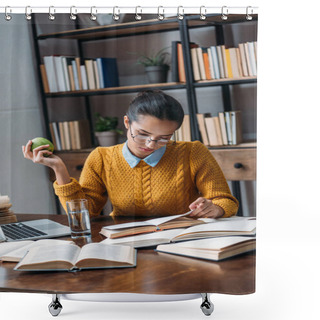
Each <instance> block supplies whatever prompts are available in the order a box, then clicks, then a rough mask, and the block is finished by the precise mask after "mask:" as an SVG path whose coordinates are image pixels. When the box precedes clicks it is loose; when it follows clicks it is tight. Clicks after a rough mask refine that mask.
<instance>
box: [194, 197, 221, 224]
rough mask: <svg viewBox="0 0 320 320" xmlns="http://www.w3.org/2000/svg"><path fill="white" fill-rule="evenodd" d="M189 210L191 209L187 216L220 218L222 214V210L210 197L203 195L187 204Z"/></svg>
mask: <svg viewBox="0 0 320 320" xmlns="http://www.w3.org/2000/svg"><path fill="white" fill-rule="evenodd" d="M189 208H190V210H193V211H192V212H191V213H190V215H189V217H192V218H196V219H198V218H214V219H215V218H220V217H222V216H223V215H224V210H223V209H222V208H221V207H219V206H217V205H216V204H213V203H212V201H211V200H210V199H206V198H203V197H200V198H198V199H197V200H196V201H194V202H192V203H191V204H190V206H189Z"/></svg>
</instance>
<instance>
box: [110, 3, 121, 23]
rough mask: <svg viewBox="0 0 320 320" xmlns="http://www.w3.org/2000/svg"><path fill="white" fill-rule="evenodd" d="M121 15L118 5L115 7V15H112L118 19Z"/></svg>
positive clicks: (114, 18)
mask: <svg viewBox="0 0 320 320" xmlns="http://www.w3.org/2000/svg"><path fill="white" fill-rule="evenodd" d="M116 10H117V12H116ZM119 15H120V9H119V7H117V6H115V7H113V15H112V18H113V20H115V21H118V20H119V19H120V16H119Z"/></svg>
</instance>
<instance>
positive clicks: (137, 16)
mask: <svg viewBox="0 0 320 320" xmlns="http://www.w3.org/2000/svg"><path fill="white" fill-rule="evenodd" d="M138 9H139V11H140V12H139V14H138ZM141 13H142V8H141V7H140V6H136V15H135V17H134V18H135V20H137V21H140V20H141Z"/></svg>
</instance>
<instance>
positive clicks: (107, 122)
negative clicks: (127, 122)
mask: <svg viewBox="0 0 320 320" xmlns="http://www.w3.org/2000/svg"><path fill="white" fill-rule="evenodd" d="M94 116H95V126H94V130H95V135H96V137H97V139H98V142H99V145H100V146H103V147H109V146H113V145H115V144H117V135H118V134H123V131H122V130H120V129H118V128H117V126H118V118H117V117H102V116H101V115H100V113H98V112H96V113H95V114H94Z"/></svg>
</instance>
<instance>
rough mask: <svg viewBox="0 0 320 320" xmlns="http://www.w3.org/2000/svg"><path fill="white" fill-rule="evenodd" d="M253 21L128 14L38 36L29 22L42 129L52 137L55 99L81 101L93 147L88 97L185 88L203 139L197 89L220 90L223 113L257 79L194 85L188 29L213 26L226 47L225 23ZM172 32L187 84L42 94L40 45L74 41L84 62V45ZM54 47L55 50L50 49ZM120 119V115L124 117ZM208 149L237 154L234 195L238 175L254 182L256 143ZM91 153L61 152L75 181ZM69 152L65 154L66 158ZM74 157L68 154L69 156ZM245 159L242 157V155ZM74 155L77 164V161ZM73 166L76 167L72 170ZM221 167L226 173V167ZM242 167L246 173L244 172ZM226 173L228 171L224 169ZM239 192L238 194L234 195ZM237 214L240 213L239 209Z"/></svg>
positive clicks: (194, 127)
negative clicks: (237, 91)
mask: <svg viewBox="0 0 320 320" xmlns="http://www.w3.org/2000/svg"><path fill="white" fill-rule="evenodd" d="M256 20H257V15H254V16H253V20H252V21H246V19H245V15H229V17H228V20H227V21H223V20H221V15H219V14H216V15H208V16H207V18H206V20H204V21H203V20H200V19H199V15H186V16H185V17H184V19H183V20H179V19H177V17H170V18H166V19H164V20H162V21H159V20H158V19H149V20H143V19H142V20H141V21H134V17H133V16H132V20H131V22H125V23H118V22H113V23H112V24H110V25H103V26H96V27H90V28H82V27H80V25H79V24H78V21H77V20H76V21H74V22H73V23H74V25H73V27H72V26H70V25H68V29H69V30H65V31H58V32H52V33H39V32H38V30H37V17H35V19H33V24H32V32H33V38H34V48H35V56H36V61H37V66H38V77H39V86H40V92H41V99H42V115H43V121H44V127H45V130H46V135H47V136H48V137H51V132H50V128H49V124H50V116H49V112H48V101H53V100H59V101H61V100H63V99H69V98H74V99H82V101H84V106H85V107H84V109H85V111H84V117H85V118H86V119H87V120H88V122H89V125H90V132H91V142H92V146H94V144H95V139H94V132H93V127H92V101H91V99H92V98H94V97H98V96H111V95H120V94H126V93H136V92H139V91H141V90H145V89H160V90H163V91H171V90H185V93H186V97H187V109H188V113H189V115H190V130H191V137H192V140H201V135H200V132H199V128H198V123H197V119H196V114H197V113H198V105H197V90H198V89H200V88H208V89H207V90H210V88H211V87H212V88H213V87H219V88H221V92H222V98H223V108H224V111H231V110H232V103H231V94H230V87H232V86H237V85H242V84H254V83H256V82H257V78H256V77H252V76H251V77H242V78H226V79H214V80H200V81H195V80H194V75H193V70H192V59H191V54H190V50H189V43H190V34H189V31H190V30H192V29H197V28H203V27H210V28H211V27H212V32H214V33H215V37H216V44H217V45H222V44H224V43H225V35H224V26H225V25H227V24H235V23H241V24H242V23H247V24H250V23H252V22H254V21H256ZM171 31H178V32H179V36H180V41H181V45H182V52H183V60H184V61H183V62H184V68H185V76H186V81H185V82H166V83H158V84H139V85H137V84H136V85H124V86H119V87H111V88H101V89H94V90H74V91H64V92H45V90H44V85H43V83H42V81H41V70H40V65H41V64H43V56H44V53H42V47H41V44H42V43H43V42H45V41H49V42H52V41H57V42H59V41H64V42H65V41H73V42H74V41H75V42H76V46H77V51H78V56H79V57H80V58H85V56H84V53H83V52H84V46H87V45H88V44H89V45H90V43H95V42H97V41H100V42H103V41H106V40H109V39H119V38H122V37H137V36H140V37H141V36H142V37H143V36H145V35H149V34H156V33H168V32H171ZM53 48H54V46H53ZM50 54H51V55H55V54H56V52H54V49H53V51H52V52H51V53H50ZM119 116H122V114H121V115H120V114H119ZM209 149H210V151H211V152H212V153H213V154H214V155H216V154H217V155H218V154H219V157H220V158H221V157H222V158H223V157H224V156H223V155H225V156H228V157H230V155H231V154H232V153H233V154H236V155H237V157H236V158H233V157H231V158H232V159H233V160H232V161H236V162H235V163H241V164H242V165H241V166H240V168H238V169H235V168H234V170H238V171H236V172H237V175H235V176H234V175H231V176H228V174H227V175H226V177H227V179H228V180H231V181H234V182H233V188H234V191H236V190H238V189H239V187H238V181H237V180H236V179H238V178H237V177H241V178H242V180H254V179H253V178H255V157H256V155H255V152H256V147H255V144H253V145H251V146H250V147H248V146H247V145H245V146H233V147H221V148H217V147H215V148H209ZM91 150H92V149H91V148H90V149H85V150H77V151H72V150H71V151H59V155H61V156H62V157H64V158H65V159H66V164H67V167H68V169H69V170H71V171H73V173H74V174H75V175H76V177H78V176H79V174H80V172H81V166H82V165H83V162H84V160H85V158H86V156H85V155H86V154H89V152H90V151H91ZM65 154H67V155H65ZM70 154H72V156H71V155H70ZM244 155H245V156H244ZM78 157H80V158H79V160H75V159H77V158H78ZM248 157H249V158H250V157H252V158H253V159H254V163H253V164H252V163H251V164H250V166H249V169H248V167H247V166H246V165H245V164H243V163H244V162H245V161H246V160H245V159H247V158H248ZM71 158H72V161H73V163H72V164H70V163H69V161H68V159H71ZM75 163H76V165H75ZM221 164H222V167H223V170H224V172H228V168H225V167H226V166H225V165H224V161H221ZM75 167H76V168H77V169H76V170H75ZM224 168H225V169H224ZM245 168H246V169H245ZM225 170H226V171H225ZM245 170H246V174H244V175H243V174H242V175H241V174H240V175H239V173H240V172H244V171H245ZM248 171H250V175H248V174H247V173H248ZM237 193H238V194H237ZM235 196H236V197H238V198H239V197H240V194H239V191H236V192H235ZM240 210H241V209H240Z"/></svg>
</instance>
